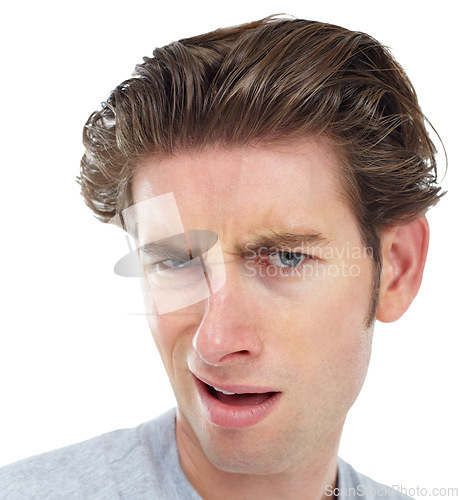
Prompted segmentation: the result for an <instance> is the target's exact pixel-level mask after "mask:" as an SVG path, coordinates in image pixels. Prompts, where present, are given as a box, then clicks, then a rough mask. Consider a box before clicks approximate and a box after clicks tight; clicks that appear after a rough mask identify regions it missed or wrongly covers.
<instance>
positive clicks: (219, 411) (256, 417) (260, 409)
mask: <svg viewBox="0 0 459 500" xmlns="http://www.w3.org/2000/svg"><path fill="white" fill-rule="evenodd" d="M193 375H194V374H193ZM194 381H195V384H196V388H197V390H198V395H199V399H200V402H201V407H202V409H203V411H204V414H205V416H206V418H207V419H208V420H209V421H210V422H212V423H213V424H215V425H218V426H219V427H226V428H228V429H243V428H246V427H251V426H253V425H256V424H258V423H259V422H261V421H262V420H264V419H265V418H266V417H267V416H268V415H269V414H270V413H271V412H272V411H273V410H274V409H275V407H276V406H277V404H278V402H279V400H280V397H281V394H282V393H281V392H278V391H276V390H274V389H273V388H272V387H260V386H247V385H227V384H220V383H214V382H211V381H209V380H205V379H203V378H201V377H199V378H198V377H197V376H196V375H194ZM208 386H211V387H216V388H218V389H220V390H223V391H227V392H234V393H238V394H247V393H252V394H263V393H273V394H272V396H270V397H269V398H268V399H267V400H265V401H263V402H261V403H259V404H249V405H244V406H236V405H231V404H227V403H223V402H222V401H220V400H218V399H217V398H215V397H214V396H212V395H211V394H210V392H209V389H208Z"/></svg>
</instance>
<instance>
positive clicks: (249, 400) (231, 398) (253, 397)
mask: <svg viewBox="0 0 459 500" xmlns="http://www.w3.org/2000/svg"><path fill="white" fill-rule="evenodd" d="M206 387H207V390H208V391H209V394H210V395H211V396H212V397H214V398H215V399H218V400H219V401H221V402H222V403H224V404H227V405H231V406H250V405H259V404H261V403H264V402H265V401H267V400H268V399H270V398H272V397H273V396H274V395H275V394H277V393H276V392H248V393H242V394H238V393H235V392H228V391H224V390H222V389H217V388H215V387H212V386H211V385H207V384H206Z"/></svg>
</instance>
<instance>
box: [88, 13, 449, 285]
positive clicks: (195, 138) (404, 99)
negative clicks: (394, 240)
mask: <svg viewBox="0 0 459 500" xmlns="http://www.w3.org/2000/svg"><path fill="white" fill-rule="evenodd" d="M425 121H426V120H425V118H424V115H423V114H422V112H421V109H420V107H419V104H418V101H417V97H416V94H415V91H414V89H413V87H412V85H411V83H410V81H409V79H408V77H407V76H406V74H405V72H404V71H403V69H402V68H401V66H400V65H399V64H398V63H397V62H396V61H395V60H394V58H393V57H392V55H391V54H390V53H389V51H388V50H387V49H386V48H385V47H383V46H382V45H381V44H380V43H379V42H377V41H376V40H374V39H373V38H372V37H370V36H368V35H366V34H364V33H360V32H354V31H349V30H347V29H345V28H341V27H339V26H334V25H330V24H325V23H320V22H314V21H305V20H299V19H280V18H276V17H269V18H266V19H262V20H260V21H257V22H253V23H249V24H244V25H242V26H236V27H232V28H227V29H219V30H216V31H214V32H211V33H207V34H204V35H200V36H196V37H192V38H188V39H183V40H179V41H177V42H174V43H171V44H170V45H167V46H165V47H162V48H158V49H156V50H155V51H154V52H153V57H152V58H149V57H145V58H144V62H143V63H142V64H140V65H138V66H137V67H136V69H135V72H134V75H133V78H131V79H129V80H126V81H125V82H123V83H122V84H121V85H119V86H118V87H117V88H116V89H115V90H114V91H113V92H112V93H111V95H110V97H109V98H108V99H107V101H106V102H105V103H104V104H103V105H102V109H101V110H99V111H95V112H94V113H92V114H91V116H90V117H89V119H88V121H87V123H86V126H85V128H84V145H85V147H86V153H85V155H84V156H83V159H82V162H81V177H80V179H79V181H80V183H81V187H82V194H83V196H84V198H85V201H86V203H87V204H88V205H89V207H90V208H91V209H92V210H93V211H94V212H95V214H96V215H97V216H98V217H99V218H100V219H101V220H103V221H105V222H106V221H108V220H109V219H110V218H112V217H114V216H115V215H116V214H118V213H119V212H120V211H121V210H122V209H123V208H125V207H126V206H128V205H129V204H132V200H131V197H130V183H131V179H132V175H133V172H134V171H135V167H136V165H137V164H138V162H139V160H140V159H143V158H144V157H146V156H151V155H157V156H164V155H171V154H175V153H178V152H180V151H184V150H187V149H199V148H204V147H207V146H211V145H215V144H224V145H228V146H237V145H245V144H248V143H253V142H258V141H266V140H276V139H282V138H289V137H293V138H294V137H302V136H306V135H310V134H314V135H319V136H323V137H325V138H327V140H329V141H330V142H331V144H332V146H333V147H334V148H335V151H336V152H337V153H338V157H339V158H340V160H341V162H342V167H343V170H342V172H343V188H344V191H345V193H346V197H347V199H348V201H349V203H350V206H351V207H352V209H353V211H354V213H355V215H356V217H357V220H358V222H359V225H360V228H361V233H362V238H363V241H364V243H365V244H366V245H367V247H369V248H371V249H372V250H373V256H374V258H375V262H376V266H375V268H376V275H377V276H379V271H380V266H381V258H380V249H379V244H380V243H379V232H380V229H381V228H382V227H384V226H388V225H394V224H400V223H404V222H408V221H409V220H411V219H413V218H415V217H417V216H419V215H420V214H423V213H424V212H425V211H426V210H427V209H428V208H429V207H431V206H432V205H434V204H435V203H436V202H437V200H438V199H439V197H440V196H441V193H440V187H439V186H438V185H437V184H436V181H437V171H436V163H435V153H436V151H435V147H434V145H433V143H432V141H431V140H430V138H429V136H428V133H427V131H426V127H425ZM378 280H379V278H378Z"/></svg>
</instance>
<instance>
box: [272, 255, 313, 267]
mask: <svg viewBox="0 0 459 500" xmlns="http://www.w3.org/2000/svg"><path fill="white" fill-rule="evenodd" d="M307 258H308V256H307V255H305V254H303V253H296V252H275V253H272V254H271V255H269V261H270V262H269V263H270V264H271V265H274V266H277V267H296V266H298V265H299V264H301V263H302V262H303V261H304V260H305V259H307Z"/></svg>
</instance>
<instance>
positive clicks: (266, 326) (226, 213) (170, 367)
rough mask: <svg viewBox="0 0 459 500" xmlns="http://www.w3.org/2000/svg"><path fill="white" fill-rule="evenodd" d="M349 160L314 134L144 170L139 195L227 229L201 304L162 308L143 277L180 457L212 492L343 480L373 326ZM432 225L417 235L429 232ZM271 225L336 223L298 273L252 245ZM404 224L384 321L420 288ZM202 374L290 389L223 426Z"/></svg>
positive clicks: (387, 237) (315, 491)
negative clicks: (258, 417) (221, 276)
mask: <svg viewBox="0 0 459 500" xmlns="http://www.w3.org/2000/svg"><path fill="white" fill-rule="evenodd" d="M338 168H339V161H338V160H337V158H335V156H334V154H333V151H332V150H331V148H330V147H329V146H328V145H327V144H326V143H325V142H321V141H318V140H315V139H312V138H311V139H309V140H303V141H294V142H289V143H276V144H270V145H267V144H264V145H263V144H260V145H253V146H247V147H243V148H224V147H215V148H211V149H208V150H205V151H201V152H187V153H182V154H178V155H175V156H171V157H167V158H163V159H160V160H159V159H157V158H149V159H146V160H145V161H144V162H143V163H142V164H141V165H140V167H139V168H138V170H137V171H136V174H135V176H134V182H133V195H134V200H135V202H140V201H143V200H147V199H149V198H152V197H154V196H159V195H162V194H165V193H170V192H173V193H174V196H175V200H176V202H177V206H178V209H179V212H180V215H181V218H182V222H183V226H184V229H185V230H190V229H206V230H209V231H213V232H215V233H216V234H217V235H218V237H219V240H220V243H221V246H222V250H223V257H224V263H225V272H226V282H225V284H224V286H223V287H222V288H221V289H220V290H219V291H218V292H217V293H215V294H213V295H211V296H210V297H209V298H208V299H206V300H203V301H201V302H198V303H196V304H194V305H190V306H188V307H185V308H182V309H180V310H177V311H174V312H170V313H168V314H162V315H159V314H156V309H155V305H154V299H153V297H154V293H155V292H154V286H152V285H151V283H150V280H151V278H150V277H149V275H148V274H147V275H146V278H145V281H144V298H145V307H146V311H147V313H149V314H148V321H149V325H150V328H151V331H152V334H153V337H154V340H155V343H156V345H157V347H158V349H159V352H160V355H161V357H162V360H163V362H164V365H165V368H166V371H167V373H168V376H169V378H170V381H171V384H172V387H173V390H174V392H175V396H176V399H177V423H176V434H177V445H178V452H179V457H180V463H181V466H182V468H183V470H184V472H185V474H186V475H187V477H188V479H189V480H190V482H191V483H192V485H193V486H194V487H195V489H196V490H197V491H198V493H199V494H200V495H201V496H202V497H203V498H204V499H209V500H211V499H219V500H222V499H229V498H231V499H232V500H235V499H236V500H237V499H249V498H265V499H271V498H272V499H278V498H285V499H288V498H305V499H308V500H314V499H322V498H329V497H326V496H325V494H324V492H325V486H326V485H333V486H334V485H335V483H336V471H337V453H338V446H339V440H340V436H341V432H342V428H343V424H344V421H345V418H346V414H347V412H348V410H349V408H350V407H351V406H352V404H353V403H354V401H355V399H356V397H357V395H358V393H359V392H360V389H361V387H362V384H363V382H364V379H365V375H366V372H367V367H368V363H369V360H370V352H371V342H372V334H373V323H372V324H371V325H370V326H369V325H368V321H367V320H368V310H369V307H370V305H371V291H372V261H371V259H370V258H369V257H368V256H367V254H366V252H365V249H364V247H363V243H362V241H361V237H360V233H359V229H358V226H357V223H356V220H355V217H354V215H353V213H352V212H351V210H350V208H349V207H348V205H347V204H346V201H345V199H344V197H343V196H341V188H340V185H339V181H338V175H337V169H338ZM424 220H425V219H424ZM138 222H139V227H140V230H141V231H140V233H141V236H140V240H142V239H148V237H151V234H150V233H149V230H150V229H149V228H150V227H151V221H149V220H148V217H147V215H146V214H140V215H139V219H138ZM422 224H423V223H422ZM422 224H420V227H421V230H417V231H416V230H413V231H412V232H411V233H413V234H415V235H418V233H422V232H423V231H424V233H425V227H426V226H425V225H422ZM418 225H419V224H418ZM416 227H417V226H416ZM422 228H424V229H422ZM272 231H275V232H276V233H289V234H311V233H314V234H316V233H318V232H320V233H321V234H322V235H323V237H324V241H322V242H321V243H320V244H317V245H310V246H308V248H305V247H304V246H303V247H296V248H294V249H293V248H291V249H290V250H292V251H293V250H294V251H297V252H304V253H307V254H308V255H309V256H310V258H308V259H307V260H305V261H304V267H303V268H302V269H303V274H301V273H300V275H299V276H298V275H291V274H282V273H283V272H284V273H288V271H285V269H284V271H283V272H282V271H279V260H278V259H273V258H268V260H267V258H266V257H264V258H262V257H257V256H253V255H252V256H251V257H247V255H246V254H244V253H243V251H242V250H241V249H244V248H247V246H248V245H250V244H251V243H252V242H253V241H254V240H255V239H256V238H257V237H259V236H260V235H266V234H268V233H269V234H270V233H271V232H272ZM408 233H409V231H408ZM424 233H423V234H424ZM397 234H398V233H397V229H394V228H391V229H390V230H388V231H387V234H386V233H384V234H383V256H384V273H383V284H382V291H381V298H382V300H383V302H384V301H385V302H384V304H386V303H387V304H390V305H389V306H388V307H387V308H386V309H384V307H382V308H381V310H379V311H378V314H380V315H381V316H382V319H383V320H385V321H393V320H394V319H396V317H397V316H400V315H401V314H402V313H403V311H402V308H401V307H399V308H398V309H397V306H395V305H394V304H397V303H398V302H397V296H396V293H397V290H396V289H397V287H396V286H395V285H394V283H395V281H396V279H398V281H399V284H398V290H399V291H400V290H401V289H403V291H404V293H405V295H406V300H405V302H403V306H405V305H406V304H407V303H408V301H409V302H410V301H411V300H412V299H413V297H414V295H415V294H416V292H417V289H415V288H416V286H412V287H411V288H412V289H411V291H410V292H407V286H404V285H403V277H404V270H406V268H407V267H410V263H411V261H412V260H413V259H411V260H410V258H411V254H412V253H413V252H411V253H410V251H409V250H408V251H406V252H405V257H404V258H403V259H399V258H398V255H399V254H400V251H397V249H395V250H394V248H393V246H394V242H397V241H398V248H399V249H403V248H405V247H406V245H405V246H404V244H403V241H404V240H403V235H401V236H400V237H399V238H398V239H397ZM416 238H417V236H416ZM406 239H407V240H408V241H410V242H412V240H413V238H412V237H411V238H410V236H408V237H407V238H405V240H406ZM418 240H419V238H418ZM421 240H422V241H421V243H422V242H424V240H425V238H424V239H422V238H421ZM418 243H419V241H418ZM140 244H142V241H140ZM423 244H424V246H425V245H426V244H425V243H423ZM418 246H419V245H418ZM421 246H422V245H421ZM411 247H412V248H415V247H416V245H414V244H412V245H411ZM411 247H410V248H411ZM416 248H417V247H416ZM279 250H286V249H285V248H282V249H279ZM402 253H403V252H402ZM424 253H425V252H424ZM421 254H422V252H421V253H420V254H419V259H418V260H419V261H422V259H423V258H424V260H425V255H424V254H422V255H421ZM141 257H142V256H141ZM400 260H403V262H405V267H404V266H403V265H401V264H400ZM418 264H419V262H418ZM421 264H422V262H421ZM144 266H146V263H145V262H144ZM411 267H412V268H413V269H414V267H416V266H414V265H413V266H411ZM421 267H422V265H421ZM268 268H269V270H271V271H272V272H271V274H274V276H267V274H266V273H264V271H266V270H268ZM418 268H419V265H418V266H417V267H416V269H414V270H412V273H411V274H416V276H418V275H419V269H418ZM250 269H252V271H250V272H249V270H250ZM305 269H306V270H307V271H308V273H307V274H306V275H305V274H304V270H305ZM351 269H352V270H353V272H352V273H351V272H350V270H351ZM253 270H255V271H256V272H255V274H254V272H253ZM421 274H422V269H421ZM410 283H411V282H410ZM419 283H420V281H419ZM391 294H392V295H391ZM407 307H408V305H406V307H405V309H406V308H407ZM192 373H194V374H198V375H199V376H201V377H204V378H206V379H209V380H211V381H215V383H216V384H217V383H221V384H242V385H256V386H257V385H258V386H263V387H269V388H272V389H273V390H275V391H279V392H281V398H280V401H279V403H278V404H277V406H276V407H275V409H274V410H273V411H272V412H271V413H270V414H269V415H268V416H267V417H266V418H265V419H264V420H262V421H261V422H259V423H258V424H256V425H253V426H250V427H247V428H243V429H227V428H224V427H219V426H217V425H215V424H213V423H211V422H210V421H209V420H208V419H207V418H206V416H205V414H204V413H203V410H202V408H201V405H200V402H199V398H198V394H197V391H196V387H195V384H194V378H193V375H192Z"/></svg>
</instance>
